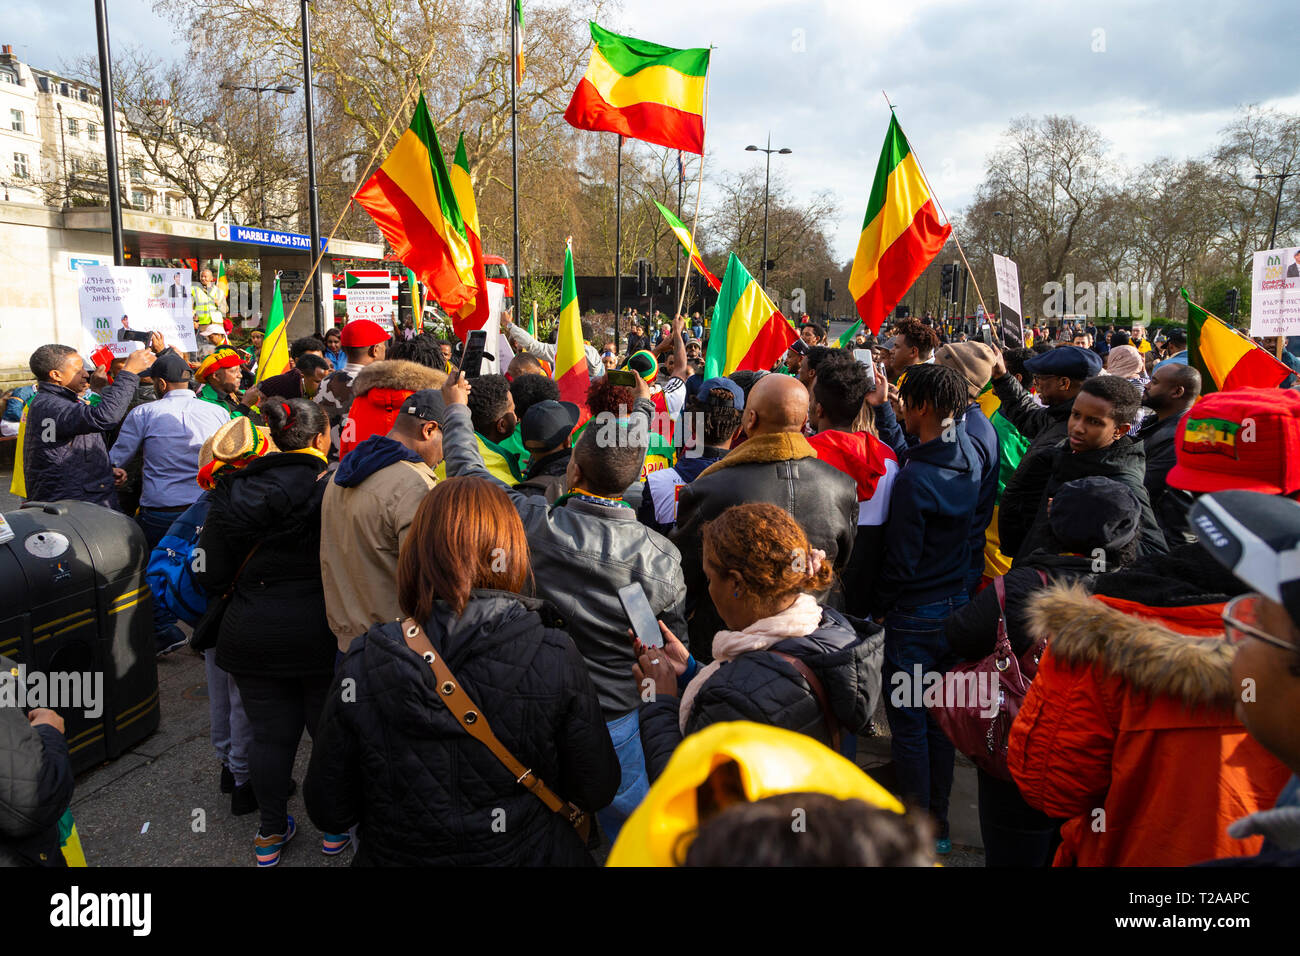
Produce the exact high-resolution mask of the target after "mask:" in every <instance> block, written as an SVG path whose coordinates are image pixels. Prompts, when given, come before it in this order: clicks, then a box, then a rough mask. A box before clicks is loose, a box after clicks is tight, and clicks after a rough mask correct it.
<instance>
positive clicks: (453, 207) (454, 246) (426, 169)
mask: <svg viewBox="0 0 1300 956" xmlns="http://www.w3.org/2000/svg"><path fill="white" fill-rule="evenodd" d="M353 198H354V199H355V200H356V201H357V203H358V204H359V205H360V206H361V207H362V208H363V209H365V210H366V212H368V213H370V217H371V218H372V219H374V221H375V225H377V226H378V227H379V231H380V232H382V233H383V234H384V238H385V239H387V240H388V244H389V245H390V246H392V247H393V252H394V254H395V255H396V256H397V258H398V259H400V260H401V261H402V264H403V265H405V266H406V267H407V268H409V269H411V270H412V271H414V272H415V274H416V275H417V276H418V277H419V278H420V281H421V282H423V283H424V284H425V286H426V287H427V288H428V290H429V294H430V296H431V297H432V298H434V299H437V300H438V302H439V303H441V305H442V307H443V308H444V309H445V310H447V311H448V312H451V313H455V312H457V311H459V310H460V309H461V308H462V307H464V305H465V304H466V303H467V302H473V300H474V296H475V293H476V291H477V287H476V286H475V284H474V281H475V280H474V255H473V252H472V251H471V249H470V243H469V236H468V233H467V230H466V228H465V222H464V219H463V218H462V216H461V211H460V207H459V206H458V205H457V204H456V195H455V192H454V191H453V189H452V185H451V179H450V176H449V175H448V173H447V165H446V162H445V161H444V160H443V157H442V147H441V146H439V145H438V135H437V133H436V132H435V131H434V128H433V121H432V120H431V119H430V118H429V108H428V107H427V106H426V105H425V102H424V94H423V93H421V94H420V100H419V102H418V103H416V106H415V114H414V115H413V116H412V117H411V126H410V128H409V129H408V130H407V131H406V132H405V133H403V134H402V137H401V139H399V140H398V141H397V145H396V146H394V147H393V151H392V152H391V153H389V154H388V158H387V159H385V160H384V162H383V165H381V166H380V167H379V168H378V169H377V170H375V171H374V173H373V174H372V175H371V177H370V178H369V179H367V180H366V181H365V184H364V185H362V187H361V188H360V189H358V190H357V192H356V194H355V195H354V196H353Z"/></svg>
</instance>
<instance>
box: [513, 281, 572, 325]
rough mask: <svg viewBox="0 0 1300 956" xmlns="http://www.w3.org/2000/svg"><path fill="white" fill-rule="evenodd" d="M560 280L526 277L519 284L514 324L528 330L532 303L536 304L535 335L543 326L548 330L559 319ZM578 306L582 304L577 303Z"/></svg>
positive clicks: (531, 314)
mask: <svg viewBox="0 0 1300 956" xmlns="http://www.w3.org/2000/svg"><path fill="white" fill-rule="evenodd" d="M561 294H562V289H561V287H560V280H559V279H558V278H556V277H555V276H544V275H532V274H529V275H526V276H524V278H523V281H522V282H520V283H519V314H518V315H516V316H515V322H516V323H517V324H519V325H522V326H523V327H524V328H528V322H529V320H530V319H531V318H532V316H533V302H534V301H536V302H537V334H538V335H539V336H540V335H541V334H542V328H543V326H545V327H547V328H549V327H550V326H551V325H553V324H554V323H555V322H556V321H558V320H559V318H560V304H561V303H560V295H561ZM578 305H579V306H581V305H582V303H581V302H580V303H578Z"/></svg>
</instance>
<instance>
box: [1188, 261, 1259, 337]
mask: <svg viewBox="0 0 1300 956" xmlns="http://www.w3.org/2000/svg"><path fill="white" fill-rule="evenodd" d="M1229 289H1236V290H1237V291H1238V292H1239V293H1240V296H1241V297H1240V299H1239V300H1238V302H1237V322H1236V324H1237V325H1239V326H1245V325H1249V324H1250V276H1248V275H1240V274H1234V273H1228V274H1226V275H1221V276H1219V277H1218V278H1216V279H1214V280H1212V281H1211V282H1208V283H1205V284H1204V285H1202V287H1201V288H1200V289H1197V290H1196V291H1197V292H1199V293H1200V296H1201V297H1200V298H1199V299H1197V298H1196V296H1195V295H1193V296H1192V299H1193V301H1195V302H1196V304H1197V305H1199V306H1201V308H1203V309H1205V311H1207V312H1209V313H1210V314H1211V315H1216V316H1218V317H1219V318H1221V319H1223V321H1224V322H1229V323H1230V322H1231V321H1232V317H1231V315H1230V314H1229V313H1230V311H1231V310H1230V309H1229V308H1228V290H1229ZM1188 291H1189V292H1190V291H1191V290H1190V289H1189V290H1188Z"/></svg>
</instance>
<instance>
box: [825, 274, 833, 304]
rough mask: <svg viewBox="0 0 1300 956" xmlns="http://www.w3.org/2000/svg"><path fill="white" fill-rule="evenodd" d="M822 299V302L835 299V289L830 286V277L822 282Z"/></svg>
mask: <svg viewBox="0 0 1300 956" xmlns="http://www.w3.org/2000/svg"><path fill="white" fill-rule="evenodd" d="M822 301H823V302H834V301H835V290H834V289H832V288H831V280H830V279H827V280H826V281H825V282H824V283H822Z"/></svg>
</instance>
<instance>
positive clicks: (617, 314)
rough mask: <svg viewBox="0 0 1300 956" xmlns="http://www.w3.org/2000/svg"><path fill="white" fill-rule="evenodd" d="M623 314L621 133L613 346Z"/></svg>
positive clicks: (620, 143)
mask: <svg viewBox="0 0 1300 956" xmlns="http://www.w3.org/2000/svg"><path fill="white" fill-rule="evenodd" d="M622 314H623V134H622V133H620V134H619V137H618V171H617V172H616V173H615V174H614V348H615V349H617V348H618V345H619V342H620V341H621V339H620V337H619V334H618V333H619V328H618V324H619V319H620V318H621V317H622Z"/></svg>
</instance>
